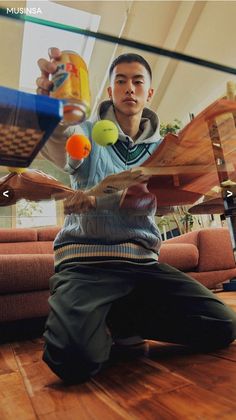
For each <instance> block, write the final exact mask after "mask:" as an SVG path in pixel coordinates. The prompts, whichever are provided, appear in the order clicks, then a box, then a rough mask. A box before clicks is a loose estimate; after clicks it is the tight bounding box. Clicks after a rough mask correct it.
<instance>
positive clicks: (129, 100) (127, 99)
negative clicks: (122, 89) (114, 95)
mask: <svg viewBox="0 0 236 420" xmlns="http://www.w3.org/2000/svg"><path fill="white" fill-rule="evenodd" d="M123 102H128V103H134V104H136V102H137V101H136V100H135V99H134V98H126V99H124V101H123Z"/></svg>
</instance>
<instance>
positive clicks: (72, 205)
mask: <svg viewBox="0 0 236 420" xmlns="http://www.w3.org/2000/svg"><path fill="white" fill-rule="evenodd" d="M95 208H96V198H95V197H94V196H92V195H88V194H86V193H85V192H84V191H81V190H78V191H75V192H74V193H73V194H71V195H70V196H69V197H68V198H66V200H65V201H64V213H65V214H71V213H85V212H87V211H90V210H93V209H95Z"/></svg>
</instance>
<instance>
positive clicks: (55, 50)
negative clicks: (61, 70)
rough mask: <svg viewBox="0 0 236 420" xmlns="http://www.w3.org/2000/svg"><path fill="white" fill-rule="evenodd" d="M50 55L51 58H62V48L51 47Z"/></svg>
mask: <svg viewBox="0 0 236 420" xmlns="http://www.w3.org/2000/svg"><path fill="white" fill-rule="evenodd" d="M48 55H49V57H50V59H51V60H52V59H53V60H58V59H60V58H61V50H59V48H56V47H51V48H49V49H48Z"/></svg>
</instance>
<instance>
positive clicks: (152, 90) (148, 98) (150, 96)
mask: <svg viewBox="0 0 236 420" xmlns="http://www.w3.org/2000/svg"><path fill="white" fill-rule="evenodd" d="M153 93H154V89H152V88H150V89H148V97H147V102H149V101H150V100H151V99H152V97H153Z"/></svg>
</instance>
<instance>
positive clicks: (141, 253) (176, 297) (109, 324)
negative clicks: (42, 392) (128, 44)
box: [37, 49, 236, 382]
mask: <svg viewBox="0 0 236 420" xmlns="http://www.w3.org/2000/svg"><path fill="white" fill-rule="evenodd" d="M58 57H60V51H59V50H58V49H52V50H51V55H50V58H53V59H54V62H49V61H47V60H44V59H40V60H39V62H38V64H39V67H40V69H41V72H42V73H41V76H40V77H39V78H38V79H37V85H38V93H40V94H48V93H49V90H50V88H51V82H50V81H49V74H50V73H53V72H54V71H55V70H56V60H57V59H58ZM151 80H152V75H151V69H150V67H149V65H148V63H147V62H146V61H145V60H144V59H143V58H142V57H141V56H139V55H136V54H124V55H121V56H120V57H118V58H117V59H116V60H115V61H114V62H113V64H112V65H111V68H110V86H109V87H108V95H109V100H108V101H105V102H103V103H102V104H101V105H100V107H99V109H98V116H97V119H109V120H112V121H113V122H114V123H115V124H116V125H117V127H118V129H119V140H118V141H117V143H116V144H115V145H113V146H109V147H106V148H105V147H100V146H98V145H97V144H95V143H94V142H93V140H92V138H91V129H92V126H93V124H94V122H89V121H87V122H85V123H83V124H81V125H80V126H73V127H71V128H69V129H67V130H65V129H63V128H62V127H59V128H58V129H57V130H56V131H55V133H54V135H53V137H52V138H51V139H50V140H49V141H48V142H47V143H46V146H45V147H44V150H43V151H42V154H43V155H44V156H45V157H46V158H48V159H50V160H51V161H53V162H54V163H56V164H57V165H58V166H60V167H64V168H65V170H67V171H68V172H69V173H70V175H71V183H72V187H73V188H74V189H75V190H78V192H77V193H75V195H74V197H72V198H71V199H68V200H67V201H66V203H65V213H66V214H67V216H66V218H65V223H64V227H63V228H62V230H61V231H60V233H59V234H58V235H57V237H56V240H55V268H56V274H55V275H54V276H53V277H52V278H51V280H50V289H51V297H50V299H49V303H50V307H51V311H50V314H49V317H48V320H47V324H46V331H45V335H44V336H45V350H44V355H43V359H44V361H45V362H46V363H47V364H48V365H49V366H50V368H51V369H52V370H53V371H54V372H55V373H56V374H57V375H58V376H59V377H61V378H62V379H63V380H64V381H66V382H81V381H85V380H86V379H88V378H89V377H90V376H91V375H94V374H95V373H97V372H98V371H99V370H100V368H101V367H102V365H103V363H104V362H105V361H107V360H108V359H109V355H110V351H111V348H112V345H113V343H114V342H116V341H118V340H119V339H125V338H128V337H135V339H136V338H137V337H141V338H142V339H152V340H162V341H168V342H174V343H179V344H183V345H188V346H190V347H192V348H194V349H197V350H199V351H209V350H214V349H217V348H221V347H224V346H227V345H228V344H229V343H230V342H232V341H233V340H234V338H235V337H236V315H235V313H234V312H233V311H232V310H231V309H230V308H228V307H227V306H226V305H224V304H223V303H222V302H221V301H219V300H218V299H217V298H216V297H215V296H214V295H213V294H212V293H211V292H210V291H209V290H208V289H206V288H205V287H204V286H202V285H201V284H199V283H198V282H196V281H195V280H193V279H191V278H190V277H188V276H187V275H185V274H183V273H181V272H180V271H178V270H176V269H174V268H172V267H170V266H168V265H166V264H159V263H158V252H159V249H160V243H161V236H160V233H159V231H158V228H157V227H156V225H155V220H154V216H155V212H156V199H155V197H154V196H153V195H152V194H150V193H148V192H147V191H146V190H145V188H143V186H144V182H145V181H146V180H147V179H145V178H140V179H139V184H138V186H136V187H135V190H136V195H135V196H132V195H129V192H126V191H124V192H118V193H114V194H109V195H108V196H107V197H103V198H99V199H95V197H92V196H87V195H85V194H84V193H83V190H84V189H88V188H90V187H92V186H94V185H95V184H97V183H98V182H100V181H101V180H102V179H103V178H104V177H105V176H107V175H109V174H111V173H119V172H122V171H124V170H127V169H131V168H133V167H135V166H140V165H142V163H143V162H144V161H145V160H146V159H147V158H148V157H149V155H150V154H152V153H153V151H154V150H156V148H157V147H158V145H159V142H160V135H159V121H158V117H157V115H156V114H155V113H154V112H152V111H150V110H149V109H147V108H146V107H145V105H146V103H147V102H148V101H149V100H150V99H151V97H152V95H153V89H152V88H151ZM81 130H82V131H83V132H84V133H85V135H87V136H88V137H89V138H90V140H91V143H92V152H91V154H90V155H89V157H88V158H87V159H85V160H82V161H76V160H73V159H71V158H70V157H69V156H67V160H66V159H65V151H64V150H65V149H64V146H65V141H66V139H67V138H68V136H69V135H71V134H72V133H74V132H81ZM144 195H145V196H144ZM131 342H132V340H131Z"/></svg>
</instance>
